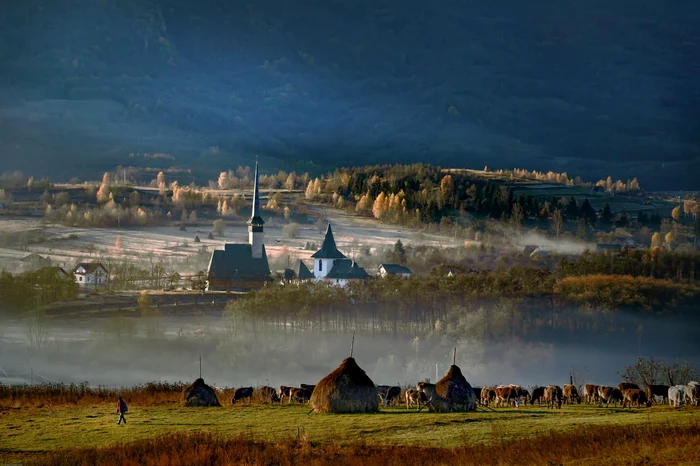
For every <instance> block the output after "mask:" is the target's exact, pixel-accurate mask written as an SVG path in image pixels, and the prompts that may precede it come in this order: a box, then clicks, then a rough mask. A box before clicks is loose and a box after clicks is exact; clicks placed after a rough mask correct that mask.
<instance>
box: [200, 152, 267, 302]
mask: <svg viewBox="0 0 700 466" xmlns="http://www.w3.org/2000/svg"><path fill="white" fill-rule="evenodd" d="M264 224H265V222H264V221H263V219H262V217H261V216H260V192H259V187H258V163H257V162H255V187H254V191H253V209H252V214H251V216H250V220H248V243H229V244H225V245H224V249H223V250H216V251H214V252H213V253H212V255H211V260H210V261H209V270H208V271H207V289H208V290H210V291H245V290H255V289H259V288H262V287H263V286H265V284H266V283H267V282H269V281H270V280H272V278H271V276H270V266H269V264H268V262H267V253H266V252H265V244H264V230H263V225H264Z"/></svg>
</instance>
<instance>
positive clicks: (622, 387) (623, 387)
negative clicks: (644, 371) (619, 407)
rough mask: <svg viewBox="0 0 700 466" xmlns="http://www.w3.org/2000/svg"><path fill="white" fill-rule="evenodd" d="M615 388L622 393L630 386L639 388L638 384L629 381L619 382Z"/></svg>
mask: <svg viewBox="0 0 700 466" xmlns="http://www.w3.org/2000/svg"><path fill="white" fill-rule="evenodd" d="M617 388H619V389H620V391H621V392H622V393H625V390H629V389H630V388H632V389H634V390H639V385H637V384H636V383H631V382H620V384H619V385H618V386H617Z"/></svg>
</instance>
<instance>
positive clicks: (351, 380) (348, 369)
mask: <svg viewBox="0 0 700 466" xmlns="http://www.w3.org/2000/svg"><path fill="white" fill-rule="evenodd" d="M378 399H379V395H378V394H377V389H376V388H375V386H374V382H372V379H370V378H369V376H367V374H366V373H365V371H363V370H362V369H361V368H360V366H358V365H357V362H355V359H354V358H346V359H345V360H343V362H342V363H340V366H338V368H337V369H336V370H334V371H333V372H331V373H330V374H328V375H327V376H326V377H324V378H323V379H321V381H320V382H319V383H318V384H317V385H316V388H315V389H314V392H313V394H312V395H311V405H312V406H313V407H314V411H316V412H318V413H376V412H377V411H379V402H378Z"/></svg>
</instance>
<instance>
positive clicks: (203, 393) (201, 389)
mask: <svg viewBox="0 0 700 466" xmlns="http://www.w3.org/2000/svg"><path fill="white" fill-rule="evenodd" d="M181 403H182V405H183V406H192V407H195V406H221V403H219V399H218V398H217V397H216V392H215V391H214V389H213V388H211V387H210V386H209V385H207V384H205V383H204V379H202V378H201V377H200V378H198V379H197V380H195V381H194V382H193V383H192V385H190V386H189V387H187V388H185V389H184V390H183V391H182V401H181Z"/></svg>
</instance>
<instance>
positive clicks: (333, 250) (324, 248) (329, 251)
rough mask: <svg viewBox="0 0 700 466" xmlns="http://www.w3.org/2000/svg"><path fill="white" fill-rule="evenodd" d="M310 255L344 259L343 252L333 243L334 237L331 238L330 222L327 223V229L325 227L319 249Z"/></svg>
mask: <svg viewBox="0 0 700 466" xmlns="http://www.w3.org/2000/svg"><path fill="white" fill-rule="evenodd" d="M311 257H313V258H314V259H345V254H343V253H342V252H340V251H338V247H337V246H336V245H335V238H333V230H332V229H331V224H330V223H329V224H328V229H326V237H325V238H323V244H322V245H321V249H319V250H318V251H316V252H315V253H314V255H313V256H311Z"/></svg>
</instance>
